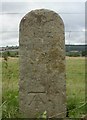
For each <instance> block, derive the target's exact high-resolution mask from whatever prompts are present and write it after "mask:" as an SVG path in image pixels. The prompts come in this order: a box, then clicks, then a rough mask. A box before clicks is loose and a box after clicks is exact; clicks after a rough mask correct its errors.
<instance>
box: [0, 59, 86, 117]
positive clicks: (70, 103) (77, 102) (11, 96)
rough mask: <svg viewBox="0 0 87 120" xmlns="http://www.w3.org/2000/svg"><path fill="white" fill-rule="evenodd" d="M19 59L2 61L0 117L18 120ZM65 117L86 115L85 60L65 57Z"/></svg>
mask: <svg viewBox="0 0 87 120" xmlns="http://www.w3.org/2000/svg"><path fill="white" fill-rule="evenodd" d="M0 64H1V61H0ZM18 83H19V58H12V57H9V58H8V59H7V61H6V60H2V106H1V107H2V117H3V118H20V113H19V106H18V105H19V97H18V95H19V85H18ZM66 95H67V116H68V117H69V118H80V117H82V116H84V115H85V114H86V111H87V104H86V101H85V58H84V57H66Z"/></svg>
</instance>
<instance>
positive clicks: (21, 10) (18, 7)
mask: <svg viewBox="0 0 87 120" xmlns="http://www.w3.org/2000/svg"><path fill="white" fill-rule="evenodd" d="M41 8H45V9H50V10H53V11H55V12H57V13H58V14H59V15H60V17H61V18H62V19H63V21H64V25H65V43H66V44H85V0H67V2H66V1H64V0H61V1H60V0H59V1H58V0H30V1H29V0H15V1H14V0H13V1H12V0H3V2H1V3H0V47H2V46H15V45H19V23H20V21H21V19H22V18H23V16H24V15H25V14H26V13H28V12H30V11H31V10H35V9H41Z"/></svg>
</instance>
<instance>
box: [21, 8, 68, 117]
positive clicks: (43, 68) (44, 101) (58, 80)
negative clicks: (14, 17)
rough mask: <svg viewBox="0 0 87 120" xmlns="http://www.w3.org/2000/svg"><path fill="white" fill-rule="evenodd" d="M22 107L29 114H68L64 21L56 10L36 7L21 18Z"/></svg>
mask: <svg viewBox="0 0 87 120" xmlns="http://www.w3.org/2000/svg"><path fill="white" fill-rule="evenodd" d="M19 45H20V82H19V100H20V102H19V109H20V112H21V113H22V114H23V117H25V118H38V117H42V115H43V113H44V112H45V113H46V117H47V118H52V117H55V118H64V117H65V116H66V82H65V33H64V23H63V21H62V19H61V18H60V16H59V15H58V14H57V13H55V12H54V11H51V10H47V9H38V10H32V11H31V12H29V13H28V14H26V15H25V16H24V17H23V19H22V20H21V22H20V32H19Z"/></svg>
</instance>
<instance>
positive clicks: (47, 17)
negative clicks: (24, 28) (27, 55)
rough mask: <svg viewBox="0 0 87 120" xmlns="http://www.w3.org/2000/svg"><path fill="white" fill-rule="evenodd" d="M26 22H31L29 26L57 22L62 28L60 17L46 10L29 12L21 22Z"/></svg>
mask: <svg viewBox="0 0 87 120" xmlns="http://www.w3.org/2000/svg"><path fill="white" fill-rule="evenodd" d="M26 20H27V21H31V24H32V23H37V24H38V25H44V23H46V22H49V21H56V22H57V23H58V22H59V23H60V25H63V26H64V23H63V20H62V19H61V17H60V16H59V15H58V14H57V13H56V12H54V11H52V10H48V9H36V10H32V11H30V12H29V13H27V14H26V15H25V16H24V17H23V18H22V20H21V22H24V21H26ZM21 22H20V24H21Z"/></svg>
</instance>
